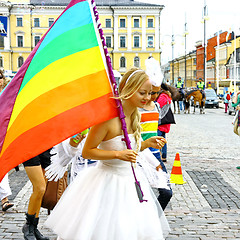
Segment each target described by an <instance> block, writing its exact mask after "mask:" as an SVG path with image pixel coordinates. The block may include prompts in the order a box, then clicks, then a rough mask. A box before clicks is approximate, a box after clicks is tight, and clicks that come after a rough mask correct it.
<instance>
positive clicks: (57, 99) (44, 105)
mask: <svg viewBox="0 0 240 240" xmlns="http://www.w3.org/2000/svg"><path fill="white" fill-rule="evenodd" d="M106 77H107V76H106V71H105V70H104V71H101V72H98V73H95V74H91V75H88V76H85V77H84V78H80V79H77V80H75V81H73V82H70V83H67V84H64V85H62V86H59V87H57V88H54V89H52V90H51V91H49V92H46V93H45V94H43V95H41V96H39V97H38V98H36V99H35V100H34V101H32V102H30V103H29V104H28V105H27V106H26V107H25V108H24V109H23V110H22V112H20V114H19V115H18V117H17V118H16V119H15V121H14V122H13V124H12V126H11V127H10V129H9V130H8V132H7V135H6V137H5V142H4V145H3V148H2V150H3V151H4V150H5V149H6V148H7V147H8V145H9V144H10V143H11V142H12V141H14V139H15V138H17V137H18V136H20V135H21V134H23V133H24V132H26V131H28V130H29V129H31V128H34V127H35V126H37V125H38V124H42V123H43V122H45V121H47V120H48V119H51V118H53V117H55V116H56V115H58V114H61V113H62V112H65V111H68V110H70V109H72V108H74V107H76V106H78V105H81V104H83V103H86V102H88V101H92V100H94V99H95V98H98V97H101V96H103V95H105V94H108V93H109V92H112V90H111V88H110V84H109V82H108V81H106ZM102 79H103V80H104V81H103V80H102ZM86 89H90V91H91V92H89V91H87V90H86Z"/></svg>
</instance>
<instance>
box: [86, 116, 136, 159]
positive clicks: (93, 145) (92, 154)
mask: <svg viewBox="0 0 240 240" xmlns="http://www.w3.org/2000/svg"><path fill="white" fill-rule="evenodd" d="M113 124H114V121H112V120H109V121H106V122H104V123H100V124H98V125H96V126H93V127H92V128H91V129H90V131H89V133H88V136H87V139H86V142H85V145H84V147H83V151H82V156H83V157H84V158H86V159H95V160H111V159H120V160H123V161H129V162H136V156H137V153H136V152H135V151H133V150H128V149H126V150H123V151H111V150H103V149H99V148H98V146H99V144H100V143H101V142H102V141H104V139H105V138H106V136H107V134H109V132H110V131H111V128H114V127H113V126H112V125H113Z"/></svg>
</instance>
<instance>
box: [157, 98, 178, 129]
mask: <svg viewBox="0 0 240 240" xmlns="http://www.w3.org/2000/svg"><path fill="white" fill-rule="evenodd" d="M159 117H160V119H159V123H158V125H164V124H176V122H175V118H174V115H173V112H172V109H171V104H169V102H168V101H167V104H166V105H164V106H163V107H162V108H161V109H160V114H159Z"/></svg>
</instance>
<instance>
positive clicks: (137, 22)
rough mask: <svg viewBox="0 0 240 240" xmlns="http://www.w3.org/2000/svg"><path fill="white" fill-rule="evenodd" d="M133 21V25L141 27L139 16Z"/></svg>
mask: <svg viewBox="0 0 240 240" xmlns="http://www.w3.org/2000/svg"><path fill="white" fill-rule="evenodd" d="M133 23H134V25H133V27H135V28H139V19H138V18H135V19H134V20H133Z"/></svg>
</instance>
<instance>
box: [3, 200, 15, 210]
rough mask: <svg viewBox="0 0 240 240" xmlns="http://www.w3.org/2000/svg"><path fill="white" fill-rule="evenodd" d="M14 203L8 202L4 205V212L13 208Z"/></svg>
mask: <svg viewBox="0 0 240 240" xmlns="http://www.w3.org/2000/svg"><path fill="white" fill-rule="evenodd" d="M13 205H14V204H13V203H10V202H9V201H6V202H4V203H2V210H3V211H4V212H6V211H7V210H8V209H9V208H11V207H13Z"/></svg>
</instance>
